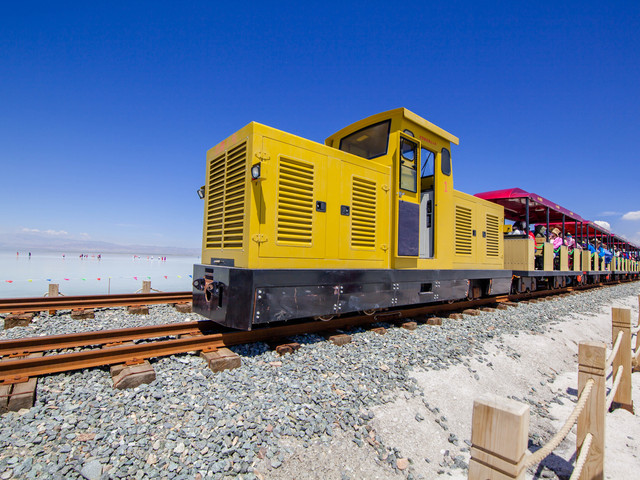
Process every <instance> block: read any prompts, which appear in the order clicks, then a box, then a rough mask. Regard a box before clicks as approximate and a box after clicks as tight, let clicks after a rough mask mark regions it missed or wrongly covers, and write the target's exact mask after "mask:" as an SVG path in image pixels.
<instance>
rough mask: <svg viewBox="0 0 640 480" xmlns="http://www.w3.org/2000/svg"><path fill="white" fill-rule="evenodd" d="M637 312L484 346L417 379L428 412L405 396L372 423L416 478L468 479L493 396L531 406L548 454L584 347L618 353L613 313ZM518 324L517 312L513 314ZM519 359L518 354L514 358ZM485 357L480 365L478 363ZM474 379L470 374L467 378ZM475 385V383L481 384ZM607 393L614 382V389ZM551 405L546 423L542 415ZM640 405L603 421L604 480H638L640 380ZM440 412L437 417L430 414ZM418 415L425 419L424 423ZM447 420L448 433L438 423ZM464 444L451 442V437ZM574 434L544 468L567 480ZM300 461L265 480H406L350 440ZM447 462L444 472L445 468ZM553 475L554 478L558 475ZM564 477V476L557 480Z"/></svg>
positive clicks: (302, 451) (570, 322)
mask: <svg viewBox="0 0 640 480" xmlns="http://www.w3.org/2000/svg"><path fill="white" fill-rule="evenodd" d="M612 306H614V307H623V308H631V309H632V321H636V320H637V318H638V297H637V296H632V297H627V298H623V299H617V300H615V301H613V302H612V303H611V304H610V305H603V312H602V313H599V314H594V315H589V316H582V315H575V314H569V315H568V316H567V317H568V318H565V319H563V320H565V321H560V322H557V323H555V324H553V325H551V327H550V328H549V331H548V332H547V333H546V334H544V335H540V334H537V335H532V334H528V333H527V334H525V333H521V334H519V335H510V336H506V335H503V336H501V337H499V338H496V339H494V340H493V341H492V342H490V343H487V344H485V349H486V350H487V351H488V352H489V354H488V355H484V356H476V357H475V358H472V359H470V361H469V365H470V367H467V366H465V365H457V366H455V367H452V368H449V369H446V370H432V371H416V372H414V374H413V375H414V377H415V378H416V380H417V382H418V386H419V387H420V388H421V389H423V391H424V393H425V399H428V402H429V406H430V408H431V409H428V408H426V407H425V405H424V404H423V403H422V402H421V401H420V400H419V399H417V398H410V399H409V400H407V399H405V398H404V396H399V398H398V399H397V400H396V401H395V402H393V403H390V404H386V405H382V406H379V407H376V408H374V409H373V411H374V413H375V417H374V419H373V420H372V422H371V424H372V426H373V427H374V430H375V433H376V434H377V435H379V437H380V438H381V440H382V442H383V444H385V445H390V446H394V447H396V448H398V449H399V450H400V451H401V452H402V454H403V455H404V456H406V457H409V458H411V459H412V461H413V464H412V468H413V475H414V476H415V477H418V476H420V475H421V476H422V478H426V479H432V478H448V479H454V480H457V479H465V478H467V471H466V470H462V469H459V468H452V467H451V466H450V464H451V459H452V458H454V457H456V456H458V455H461V456H462V457H464V461H465V462H467V463H468V461H469V452H468V445H467V444H466V443H465V440H469V439H470V438H471V414H472V407H473V401H474V399H476V398H478V397H480V396H481V395H483V394H486V393H491V394H497V395H500V396H504V397H507V396H515V397H517V398H518V399H524V398H527V399H528V400H529V401H530V402H533V403H534V404H535V405H538V407H539V408H535V407H533V406H532V408H531V417H530V429H529V438H530V439H531V438H535V435H539V436H540V438H541V440H540V444H541V445H544V444H545V443H546V442H547V441H548V440H549V439H550V438H551V437H552V436H553V435H554V434H555V433H556V432H557V431H558V430H559V429H560V428H561V427H562V425H563V424H564V422H565V420H566V419H567V418H568V417H569V415H570V413H571V411H572V410H573V407H574V405H575V401H576V388H577V360H578V343H579V342H581V341H604V342H606V343H608V345H609V347H610V345H611V307H612ZM509 311H510V312H511V314H512V315H514V316H515V315H518V309H517V308H513V309H511V310H509ZM514 353H517V354H518V355H514ZM479 358H480V359H479ZM470 370H471V371H470ZM476 375H477V376H478V379H476V378H475V376H476ZM609 385H610V381H609ZM553 399H557V402H558V403H555V402H554V403H551V408H550V409H549V412H548V416H547V417H546V418H545V417H544V416H541V415H538V412H537V411H536V410H538V411H542V412H544V411H545V408H544V405H545V404H546V402H548V401H550V400H553ZM633 400H634V404H635V405H636V413H635V415H634V414H631V413H629V412H627V411H626V410H623V409H618V410H615V411H614V412H612V413H609V414H607V416H606V451H605V478H607V479H612V480H614V479H615V480H626V479H629V480H632V479H633V480H635V479H637V478H639V476H638V471H640V418H639V415H638V413H640V373H634V374H633ZM436 407H437V408H438V410H439V413H434V412H433V410H435V408H436ZM416 414H420V415H421V416H422V417H423V418H424V420H420V421H418V419H416ZM442 416H444V417H445V419H446V420H445V421H444V422H442V423H444V424H445V425H446V426H447V428H448V430H444V429H443V428H442V427H441V426H440V425H439V424H438V423H436V419H439V420H441V417H442ZM451 434H453V435H454V436H455V438H456V439H457V443H458V445H454V444H453V443H451V442H450V441H449V440H450V435H451ZM575 441H576V438H575V427H574V428H573V430H572V431H571V432H570V433H569V435H568V437H567V438H566V439H565V440H564V441H563V442H562V443H561V445H560V446H559V447H558V448H557V449H556V450H555V451H554V452H553V453H552V454H551V455H550V456H549V457H547V459H545V460H544V461H543V464H544V465H545V466H546V467H547V468H549V469H551V470H552V471H553V472H555V474H557V475H559V476H560V477H561V478H568V477H569V475H570V474H571V471H572V468H573V466H572V465H573V462H574V455H575ZM288 446H289V448H291V449H292V450H293V452H294V453H293V455H291V456H290V457H289V458H285V459H284V462H283V465H282V466H281V467H280V468H279V469H277V470H270V469H267V470H266V471H265V470H262V469H260V466H258V471H262V473H261V474H260V475H261V476H262V478H264V479H265V480H268V479H304V478H318V479H323V480H329V479H343V478H349V479H387V478H388V479H394V478H406V475H405V474H403V473H402V474H401V473H397V472H396V471H394V470H392V469H391V468H389V467H388V466H387V465H385V464H381V462H378V461H377V455H376V452H375V451H374V450H373V448H371V447H369V446H368V445H366V444H365V446H364V447H362V448H360V447H358V446H357V445H355V444H354V443H353V442H352V441H351V440H350V437H349V436H347V435H345V434H337V435H335V437H334V439H333V440H332V443H331V445H330V446H329V447H327V446H324V445H322V444H321V443H317V444H313V445H311V446H310V447H309V448H304V447H303V446H302V445H300V444H299V443H296V442H295V441H292V443H290V444H289V445H288ZM441 463H442V465H441ZM550 473H551V472H549V470H545V471H544V472H543V471H542V468H541V467H540V468H539V469H538V470H537V471H536V470H534V469H531V470H529V472H528V473H527V478H545V477H547V476H548V475H549V474H550ZM551 476H554V475H553V474H552V473H551ZM556 478H557V477H556Z"/></svg>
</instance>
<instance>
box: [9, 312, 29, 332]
mask: <svg viewBox="0 0 640 480" xmlns="http://www.w3.org/2000/svg"><path fill="white" fill-rule="evenodd" d="M33 316H34V314H33V313H24V312H17V313H12V314H10V315H7V317H6V318H5V319H4V329H5V330H9V329H10V328H14V327H26V326H27V325H29V324H30V323H31V320H33Z"/></svg>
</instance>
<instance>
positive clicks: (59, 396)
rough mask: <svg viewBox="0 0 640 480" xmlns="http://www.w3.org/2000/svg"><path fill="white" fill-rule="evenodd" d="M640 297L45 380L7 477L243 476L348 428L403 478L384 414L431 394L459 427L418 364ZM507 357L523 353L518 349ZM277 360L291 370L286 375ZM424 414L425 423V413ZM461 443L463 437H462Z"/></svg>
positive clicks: (607, 295)
mask: <svg viewBox="0 0 640 480" xmlns="http://www.w3.org/2000/svg"><path fill="white" fill-rule="evenodd" d="M638 293H640V288H639V286H638V285H637V284H624V285H619V286H615V287H610V288H604V289H597V290H591V291H586V292H584V293H581V294H580V295H576V296H570V297H566V298H563V299H561V300H558V301H555V302H544V303H536V304H531V305H521V306H519V307H517V309H511V310H506V311H495V312H491V313H489V312H486V313H483V314H482V315H479V316H476V317H470V318H465V319H463V320H460V321H455V322H450V321H446V322H443V325H442V326H441V327H438V328H433V327H432V326H427V325H419V326H418V328H417V329H416V330H414V331H413V332H411V334H408V333H407V332H405V331H404V330H403V329H399V328H388V330H387V334H386V335H377V334H375V333H373V332H370V331H365V330H363V329H354V330H353V331H352V332H350V334H351V335H352V339H353V342H352V343H351V344H348V345H345V346H342V347H336V346H334V345H332V344H330V343H329V342H326V341H325V340H324V338H323V337H320V336H318V335H302V336H299V337H296V338H295V339H292V341H297V342H298V343H300V344H301V345H302V346H301V348H300V349H299V350H298V351H297V352H296V353H295V354H294V355H285V356H283V357H281V356H279V355H277V354H276V353H275V352H273V351H271V350H270V349H269V347H268V346H267V345H266V344H263V343H256V344H252V345H238V346H235V347H232V348H231V349H232V350H233V351H235V352H236V353H238V354H239V355H241V356H242V363H243V365H242V367H241V368H239V369H236V370H230V371H225V372H220V373H215V374H214V373H213V372H211V371H210V370H209V369H208V368H207V366H206V364H205V362H204V361H203V360H202V359H201V358H199V357H197V356H194V355H188V354H185V355H176V356H173V357H166V358H159V359H157V360H154V361H152V364H153V367H154V369H155V370H156V380H155V381H154V382H152V383H151V384H149V385H143V386H140V387H138V388H135V389H132V390H115V389H114V388H113V386H112V383H111V378H110V375H109V371H108V369H106V368H105V369H100V368H96V369H90V370H85V371H77V372H71V373H68V374H63V375H50V376H47V377H44V378H42V379H40V381H39V384H38V395H37V399H36V405H35V406H34V408H33V409H31V410H30V411H29V412H27V413H24V414H18V413H16V412H9V413H6V414H4V415H3V418H2V420H3V421H2V422H0V470H1V471H8V470H10V469H11V470H12V475H13V476H14V477H15V478H74V479H75V478H101V477H102V476H103V475H102V466H103V465H105V466H107V465H109V466H110V467H111V468H110V469H109V470H108V471H107V472H105V475H106V476H107V477H109V478H114V479H115V478H127V479H128V478H145V477H146V478H162V477H165V476H166V477H167V478H194V476H195V475H196V473H198V472H201V475H202V477H203V478H205V479H206V478H224V477H225V475H226V476H227V477H228V478H234V477H236V476H238V475H240V474H242V475H245V473H244V472H250V471H251V465H252V463H253V462H254V460H256V457H257V456H258V452H259V451H260V449H261V448H265V449H266V458H267V459H268V460H265V461H268V462H269V464H270V465H271V468H279V467H280V466H281V465H282V464H283V463H284V462H285V461H286V459H287V458H288V456H289V455H291V452H287V451H285V450H284V449H283V447H282V446H281V445H282V443H281V442H282V440H283V439H282V437H283V436H292V437H295V438H298V439H299V440H300V441H301V442H302V444H306V445H311V444H312V443H313V441H316V440H322V441H325V442H326V441H331V439H332V437H333V436H334V434H335V432H336V429H338V430H343V431H345V432H349V435H351V436H352V437H351V438H352V439H353V441H354V442H355V443H356V444H357V445H359V446H362V448H375V449H376V454H377V455H378V458H379V459H380V460H381V461H383V459H384V462H385V463H386V464H388V465H389V466H390V468H393V469H394V471H396V472H397V470H396V469H395V462H396V460H397V459H399V458H403V457H406V455H403V454H402V452H399V451H396V450H395V449H394V447H393V445H383V444H382V441H381V440H382V439H381V438H380V436H378V435H376V437H375V440H376V442H378V446H377V447H373V446H371V445H370V443H369V442H368V441H367V439H368V438H369V429H367V428H366V427H367V426H369V424H370V422H371V420H372V419H373V418H374V417H373V413H372V411H371V408H372V407H374V406H378V405H382V404H385V403H390V402H394V401H395V400H396V398H397V397H398V395H400V396H402V397H404V398H407V399H411V398H416V397H417V398H419V399H421V403H423V404H424V406H425V407H426V408H428V409H429V410H430V411H431V412H432V413H434V415H436V416H437V421H438V423H439V424H440V426H441V427H442V428H443V429H444V430H448V428H449V427H448V426H447V423H448V422H447V419H446V418H444V417H441V416H440V415H441V414H440V413H439V411H438V409H437V408H431V407H430V405H429V392H421V391H419V390H417V387H416V384H415V380H414V379H413V378H412V377H411V376H410V374H411V371H412V369H416V368H422V369H444V368H448V367H449V366H451V365H457V364H461V363H462V364H465V365H466V366H467V368H470V367H469V365H470V364H469V359H470V358H471V357H475V358H483V357H486V355H487V352H486V351H485V349H484V346H483V344H484V343H485V342H488V341H498V342H499V341H500V337H501V336H502V335H504V334H515V333H517V332H524V331H527V332H537V333H545V331H546V329H547V327H548V326H549V325H550V324H551V323H553V322H555V321H556V320H555V319H556V318H558V317H559V316H560V315H561V314H565V313H567V312H575V313H587V312H592V311H599V310H600V309H601V306H602V305H603V304H605V303H607V302H609V301H610V300H611V299H612V298H621V297H628V296H631V295H637V294H638ZM514 312H517V314H514ZM633 315H637V312H634V313H633V314H632V316H633ZM199 318H201V317H199V316H198V315H196V314H180V313H177V312H176V311H175V310H174V309H173V307H170V306H163V305H160V306H152V307H151V308H150V311H149V315H129V314H127V313H126V312H125V311H124V310H123V309H117V308H116V309H103V310H99V311H97V312H96V318H95V319H91V320H86V321H75V320H74V321H71V319H70V317H69V315H68V312H66V313H65V312H62V313H59V314H56V315H53V316H48V315H47V314H41V315H39V316H37V317H35V319H34V322H33V323H32V324H31V325H29V326H28V327H16V328H14V329H11V330H6V331H3V332H0V338H2V339H6V338H19V337H24V336H34V335H51V334H61V333H72V332H82V331H92V330H100V329H107V328H124V327H132V326H142V325H152V324H158V323H171V322H184V321H190V320H196V319H199ZM387 326H388V325H387ZM488 327H492V328H493V330H489V329H488ZM470 340H472V341H470ZM507 353H508V354H510V355H512V356H514V358H517V352H507ZM276 361H277V362H281V365H280V366H272V364H271V362H276ZM383 366H384V368H383ZM474 373H475V372H474ZM547 382H549V383H552V382H553V379H552V378H549V379H548V380H547ZM525 397H526V396H525ZM525 401H527V400H526V398H525ZM529 404H530V405H531V409H532V410H533V411H532V415H534V414H535V415H537V414H538V413H540V414H544V409H545V408H546V407H547V406H546V405H538V404H537V403H535V402H534V403H533V404H532V403H531V402H529ZM415 419H416V421H422V420H423V419H424V418H423V416H422V415H421V414H420V413H416V414H415ZM354 426H355V428H354ZM449 438H450V441H452V443H453V442H459V440H458V438H457V437H456V436H455V435H453V434H452V436H449ZM532 440H535V438H532ZM459 443H462V442H459ZM464 443H465V444H466V445H469V443H470V442H468V441H465V442H464ZM444 447H445V446H444V445H443V448H444ZM151 455H153V456H151ZM150 459H151V461H150ZM459 460H460V459H458V458H457V457H456V458H454V459H451V458H449V459H448V461H447V462H446V465H445V466H443V467H442V468H443V472H445V470H444V469H451V468H466V467H465V465H463V463H464V462H462V463H461V462H460V461H459ZM433 461H434V462H435V461H436V460H433ZM10 462H11V463H10ZM387 462H388V463H387ZM276 465H277V466H276ZM90 466H91V469H92V470H91V471H89V470H88V469H89V467H90ZM410 468H411V467H410ZM449 471H450V470H449ZM82 472H85V473H86V475H85V473H82ZM409 473H411V472H408V473H407V475H408V474H409ZM79 474H80V475H81V476H78V475H79ZM88 475H94V476H92V477H89V476H88ZM245 477H246V478H250V477H249V476H248V475H245Z"/></svg>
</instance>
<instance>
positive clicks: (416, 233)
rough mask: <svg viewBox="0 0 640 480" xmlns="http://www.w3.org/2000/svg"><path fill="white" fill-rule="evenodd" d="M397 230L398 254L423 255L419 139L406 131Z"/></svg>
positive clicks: (401, 151)
mask: <svg viewBox="0 0 640 480" xmlns="http://www.w3.org/2000/svg"><path fill="white" fill-rule="evenodd" d="M398 152H399V153H398V170H397V173H398V203H397V216H396V218H397V219H398V230H397V242H396V255H397V256H398V257H416V258H417V257H418V255H419V254H420V200H419V197H418V167H417V166H418V164H419V163H418V162H419V161H420V158H419V150H418V142H417V141H416V140H415V139H414V138H412V137H410V136H408V135H405V134H403V133H401V134H400V138H399V149H398Z"/></svg>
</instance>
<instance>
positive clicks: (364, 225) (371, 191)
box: [351, 176, 376, 249]
mask: <svg viewBox="0 0 640 480" xmlns="http://www.w3.org/2000/svg"><path fill="white" fill-rule="evenodd" d="M351 246H352V247H355V248H369V249H371V248H375V246H376V183H375V182H372V181H371V180H367V179H365V178H361V177H356V176H354V177H353V179H352V182H351Z"/></svg>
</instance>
